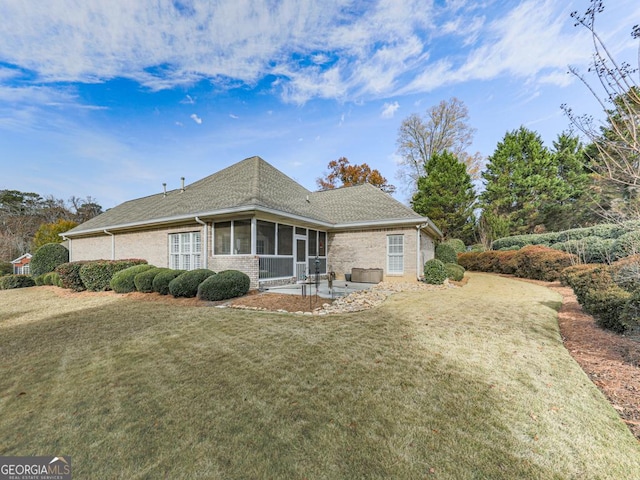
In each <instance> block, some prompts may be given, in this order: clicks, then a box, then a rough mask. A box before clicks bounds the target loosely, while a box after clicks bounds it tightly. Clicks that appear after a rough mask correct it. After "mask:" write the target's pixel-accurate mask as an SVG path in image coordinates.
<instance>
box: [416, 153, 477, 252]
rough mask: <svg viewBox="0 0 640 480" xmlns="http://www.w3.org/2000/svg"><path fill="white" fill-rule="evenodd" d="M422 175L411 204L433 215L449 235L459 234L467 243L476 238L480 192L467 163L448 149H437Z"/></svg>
mask: <svg viewBox="0 0 640 480" xmlns="http://www.w3.org/2000/svg"><path fill="white" fill-rule="evenodd" d="M424 170H425V176H422V177H420V178H418V185H417V187H418V190H417V192H416V193H415V194H414V195H413V199H412V200H411V206H412V207H413V209H414V210H415V211H416V212H417V213H419V214H420V215H425V216H427V217H429V218H430V219H431V220H432V221H433V223H435V224H436V226H437V227H438V228H439V229H440V230H441V231H442V233H443V234H444V236H445V238H446V239H449V238H459V239H461V240H462V241H464V242H465V243H466V244H467V245H468V244H471V243H473V242H474V241H475V239H474V237H475V235H474V233H475V221H474V218H473V208H474V204H475V200H476V194H475V192H474V190H473V185H472V183H471V177H470V176H469V174H468V173H467V169H466V166H465V165H464V164H463V163H461V162H460V161H458V159H457V158H456V157H455V156H454V155H453V154H451V153H449V152H448V151H444V152H443V153H436V154H434V155H433V156H432V157H431V160H430V161H429V163H427V164H426V165H425V167H424Z"/></svg>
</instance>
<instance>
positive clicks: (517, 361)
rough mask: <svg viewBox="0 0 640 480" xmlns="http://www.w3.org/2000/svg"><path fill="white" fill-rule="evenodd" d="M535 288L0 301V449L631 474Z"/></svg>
mask: <svg viewBox="0 0 640 480" xmlns="http://www.w3.org/2000/svg"><path fill="white" fill-rule="evenodd" d="M559 306H560V297H559V295H557V294H556V293H553V292H551V291H550V290H549V289H547V288H544V287H542V286H538V285H532V284H528V283H524V282H519V281H515V280H511V279H505V278H501V277H498V276H493V275H483V274H473V275H472V276H471V280H470V281H469V283H468V284H467V285H466V286H465V287H463V288H451V289H443V290H438V291H427V292H405V293H399V294H396V295H393V296H391V297H390V298H389V299H388V300H387V301H386V302H385V303H384V304H383V305H381V306H380V307H378V308H375V309H372V310H369V311H365V312H360V313H355V314H349V315H331V316H324V317H316V318H310V317H305V316H294V315H283V314H275V313H273V314H272V313H265V312H254V311H238V310H233V309H217V308H197V307H185V306H174V305H167V304H159V303H153V302H140V301H136V300H133V299H130V298H126V297H118V296H113V295H103V296H86V297H79V296H78V297H73V296H69V297H57V296H56V295H55V294H54V293H52V292H51V291H50V290H47V289H42V288H30V289H24V290H23V291H18V290H12V291H1V292H0V371H1V372H2V375H1V376H0V455H33V454H38V455H47V454H52V455H71V456H72V458H73V465H74V474H75V475H76V476H77V478H158V477H160V478H238V479H240V478H243V479H244V478H309V479H311V478H347V479H348V478H381V479H382V478H407V479H414V478H440V479H467V478H468V479H479V478H491V479H513V478H527V479H564V478H576V479H578V478H580V479H583V478H589V479H597V478H602V479H637V478H640V445H639V444H638V442H637V441H636V439H635V438H634V437H633V435H632V434H631V433H630V432H629V430H628V429H627V428H626V426H625V425H624V424H623V422H622V421H621V420H620V418H619V417H618V415H617V414H616V412H615V411H614V409H613V408H612V407H611V406H610V404H609V403H608V402H607V401H606V399H605V397H604V396H603V395H602V393H601V392H600V391H599V390H598V389H597V388H596V387H595V386H594V385H593V383H592V382H591V381H590V380H589V378H588V377H587V375H586V374H585V373H584V372H583V371H582V370H581V369H580V367H579V366H578V365H577V364H576V363H575V362H574V361H573V359H572V358H571V357H570V356H569V354H568V352H567V350H566V349H565V348H564V345H563V343H562V339H561V337H560V333H559V330H558V324H557V309H558V308H559Z"/></svg>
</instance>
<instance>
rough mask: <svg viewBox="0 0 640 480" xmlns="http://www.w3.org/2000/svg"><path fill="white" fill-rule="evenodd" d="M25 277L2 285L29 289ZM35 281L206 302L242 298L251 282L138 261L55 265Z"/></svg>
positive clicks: (231, 273)
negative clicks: (151, 293) (158, 266)
mask: <svg viewBox="0 0 640 480" xmlns="http://www.w3.org/2000/svg"><path fill="white" fill-rule="evenodd" d="M10 277H16V276H10ZM19 277H25V276H24V275H22V276H19ZM214 277H215V278H214ZM3 278H5V277H3ZM26 278H28V280H23V279H22V278H20V279H17V280H16V279H13V278H12V280H11V281H9V280H7V282H6V283H7V284H8V285H9V284H10V285H13V284H16V285H18V284H20V285H22V283H24V282H26V283H25V285H24V286H31V284H27V283H29V281H32V282H33V279H32V278H31V277H26ZM205 281H206V282H205ZM12 282H13V283H12ZM21 282H22V283H21ZM37 282H38V284H40V285H59V286H61V287H64V288H69V289H72V290H76V291H82V290H90V291H102V290H109V289H111V290H113V291H115V292H116V293H128V292H133V291H139V292H143V293H150V292H158V293H160V294H161V295H167V294H169V293H170V294H171V295H173V296H174V297H189V298H190V297H195V296H198V298H201V299H202V300H209V301H216V300H224V299H227V298H234V297H239V296H242V295H245V294H246V293H247V292H248V291H249V288H250V283H251V281H250V279H249V276H248V275H246V274H245V273H242V272H240V271H237V270H225V271H223V272H220V273H218V274H216V273H215V272H213V271H212V270H208V269H198V270H190V271H184V270H172V269H170V268H157V267H154V266H153V265H148V264H147V263H146V261H145V260H139V259H129V260H97V261H80V262H68V263H64V264H62V265H59V266H57V267H56V270H55V272H54V273H48V274H45V275H41V276H39V277H37ZM33 284H35V282H34V283H33ZM11 288H18V287H14V286H12V287H11Z"/></svg>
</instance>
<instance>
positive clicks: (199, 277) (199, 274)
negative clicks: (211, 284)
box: [169, 268, 216, 298]
mask: <svg viewBox="0 0 640 480" xmlns="http://www.w3.org/2000/svg"><path fill="white" fill-rule="evenodd" d="M215 274H216V272H214V271H212V270H209V269H207V268H198V269H197V270H189V271H186V272H184V273H183V274H182V275H179V276H178V277H176V278H174V279H173V280H171V282H170V283H169V293H170V294H171V295H173V296H174V297H186V298H193V297H195V296H196V295H197V294H198V287H199V286H200V284H201V283H202V282H204V281H205V280H206V279H207V278H209V277H210V276H211V275H215Z"/></svg>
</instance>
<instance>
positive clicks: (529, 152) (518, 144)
mask: <svg viewBox="0 0 640 480" xmlns="http://www.w3.org/2000/svg"><path fill="white" fill-rule="evenodd" d="M482 178H483V179H484V180H485V182H486V186H485V191H484V192H482V194H481V196H480V199H481V204H482V208H483V209H484V210H486V211H487V212H490V213H491V215H492V216H494V217H495V218H497V219H501V221H504V222H507V223H508V225H509V234H510V235H516V234H524V233H533V232H534V231H538V230H544V229H545V228H546V227H545V226H544V222H545V206H546V205H549V204H550V203H552V202H556V201H557V200H558V198H561V197H562V196H563V195H564V194H563V193H562V192H563V190H564V183H563V181H562V179H561V178H559V176H558V169H557V166H556V165H555V162H554V157H553V155H551V153H550V152H549V151H548V150H547V149H546V148H545V146H544V145H543V144H542V140H541V139H540V136H539V135H538V134H537V133H536V132H533V131H531V130H528V129H527V128H525V127H520V128H519V129H518V130H514V131H512V132H507V134H506V135H505V137H504V139H503V140H502V142H499V143H498V146H497V148H496V150H495V152H494V153H493V155H491V156H490V157H489V158H488V162H487V166H486V170H485V171H484V172H483V173H482Z"/></svg>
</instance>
